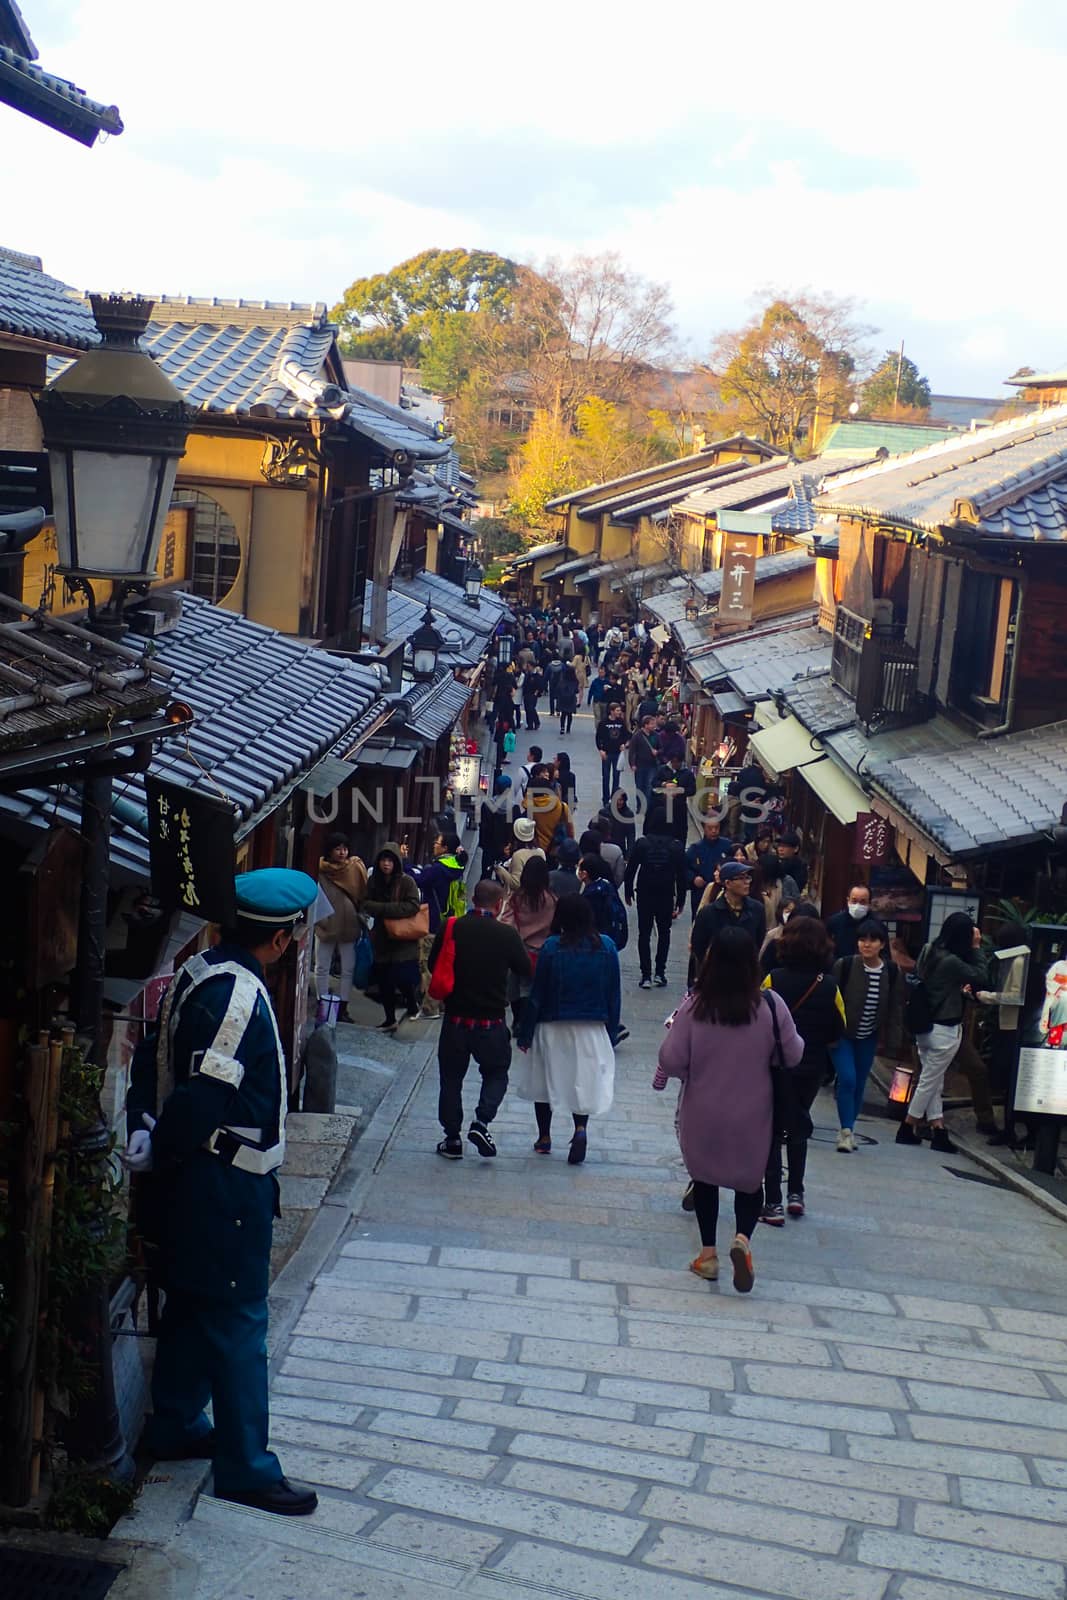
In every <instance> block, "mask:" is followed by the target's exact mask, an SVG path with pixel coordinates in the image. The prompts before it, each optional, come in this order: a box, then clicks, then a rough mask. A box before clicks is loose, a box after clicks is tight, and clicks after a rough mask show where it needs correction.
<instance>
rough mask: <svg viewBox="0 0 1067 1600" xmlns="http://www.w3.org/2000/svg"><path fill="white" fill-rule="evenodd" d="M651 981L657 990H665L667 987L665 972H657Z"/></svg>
mask: <svg viewBox="0 0 1067 1600" xmlns="http://www.w3.org/2000/svg"><path fill="white" fill-rule="evenodd" d="M652 981H653V983H654V984H655V985H656V988H657V989H665V988H666V987H667V974H666V973H665V972H657V973H656V976H655V977H654V978H653V980H652Z"/></svg>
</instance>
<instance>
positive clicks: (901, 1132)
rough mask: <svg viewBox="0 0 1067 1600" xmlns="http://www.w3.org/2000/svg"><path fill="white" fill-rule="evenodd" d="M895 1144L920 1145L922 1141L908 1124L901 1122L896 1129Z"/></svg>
mask: <svg viewBox="0 0 1067 1600" xmlns="http://www.w3.org/2000/svg"><path fill="white" fill-rule="evenodd" d="M895 1142H896V1143H897V1144H922V1140H921V1139H920V1138H919V1135H918V1134H917V1133H916V1132H915V1129H914V1128H913V1127H912V1125H911V1123H910V1122H902V1123H901V1124H900V1127H899V1128H898V1129H897V1137H896V1141H895Z"/></svg>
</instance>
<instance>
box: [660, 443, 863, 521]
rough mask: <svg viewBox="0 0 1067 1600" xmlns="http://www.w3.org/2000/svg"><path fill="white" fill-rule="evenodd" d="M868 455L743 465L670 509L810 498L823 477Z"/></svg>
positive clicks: (737, 507)
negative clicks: (737, 471) (735, 471)
mask: <svg viewBox="0 0 1067 1600" xmlns="http://www.w3.org/2000/svg"><path fill="white" fill-rule="evenodd" d="M870 459H871V454H870V453H868V454H867V455H866V456H863V455H860V454H859V453H858V452H853V453H852V454H851V455H850V456H849V457H848V458H847V459H845V460H838V461H834V460H831V461H827V460H825V458H824V457H823V456H812V458H811V459H810V460H809V461H793V460H786V461H784V462H782V461H779V462H774V463H772V464H771V465H770V466H767V465H766V464H763V465H760V466H758V467H747V468H746V469H745V471H744V472H742V473H738V474H734V475H733V476H732V477H730V478H728V479H727V480H726V482H725V483H722V484H719V485H717V486H715V487H712V488H708V489H701V490H698V491H697V492H696V493H694V494H689V495H686V496H685V497H684V498H682V499H681V500H679V501H678V502H677V504H676V505H675V507H674V509H675V510H677V511H680V512H686V513H687V514H688V515H690V516H697V517H707V516H711V515H712V514H713V513H714V512H716V511H743V510H744V509H745V508H746V507H750V506H763V505H766V504H767V503H768V502H769V501H773V500H777V499H780V498H781V499H784V498H785V496H787V495H793V496H796V495H797V493H798V492H799V493H800V495H801V496H802V497H803V498H804V499H811V498H812V496H813V495H814V494H815V493H816V491H817V490H818V488H819V485H820V484H821V483H822V482H823V481H824V480H825V479H827V478H830V477H835V476H836V475H837V474H838V473H841V472H848V471H850V470H853V469H855V468H856V467H858V466H861V465H862V466H866V465H869V463H870Z"/></svg>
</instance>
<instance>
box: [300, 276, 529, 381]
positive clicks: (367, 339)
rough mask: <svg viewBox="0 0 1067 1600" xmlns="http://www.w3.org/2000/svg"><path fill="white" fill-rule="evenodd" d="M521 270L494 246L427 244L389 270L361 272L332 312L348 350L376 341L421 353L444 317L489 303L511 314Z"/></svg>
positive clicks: (364, 347) (352, 351) (493, 308)
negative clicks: (366, 274)
mask: <svg viewBox="0 0 1067 1600" xmlns="http://www.w3.org/2000/svg"><path fill="white" fill-rule="evenodd" d="M516 272H517V268H516V266H515V263H514V262H513V261H509V260H508V259H507V257H506V256H498V255H496V254H494V252H493V251H491V250H465V249H453V250H423V251H422V252H421V254H419V255H417V256H412V257H411V258H410V259H409V260H407V261H401V262H400V264H399V265H398V266H395V267H392V268H391V269H390V270H389V271H388V272H379V273H376V274H374V276H372V277H369V278H357V279H356V280H355V282H353V283H350V284H349V286H348V288H347V289H346V290H345V292H344V294H343V295H342V297H341V299H340V301H339V302H338V304H337V305H336V306H334V308H333V311H332V313H331V315H332V317H333V320H334V321H335V322H337V323H339V325H340V327H341V329H342V335H343V338H342V344H343V349H344V352H345V354H346V355H347V354H355V353H357V352H358V353H359V354H364V353H365V351H366V350H367V348H368V347H370V346H371V345H373V346H374V348H375V349H379V348H383V347H385V348H396V349H398V350H399V349H403V350H404V351H405V352H406V351H408V350H410V349H413V350H414V352H415V358H417V357H418V356H419V355H420V354H421V351H422V347H423V344H424V342H425V341H426V340H427V339H428V338H429V336H430V335H431V334H432V333H433V332H434V331H435V330H436V329H437V328H438V326H439V319H442V318H449V317H452V316H454V315H456V314H457V313H462V314H469V313H471V312H476V311H479V310H483V309H484V310H487V311H491V312H493V313H494V314H496V315H503V314H505V313H506V311H507V308H508V306H509V304H510V300H511V295H512V292H513V290H514V287H515V279H516ZM383 335H385V336H387V337H385V338H383ZM388 336H391V338H390V337H388ZM401 359H411V358H410V357H408V356H407V355H405V356H403V357H402V358H401Z"/></svg>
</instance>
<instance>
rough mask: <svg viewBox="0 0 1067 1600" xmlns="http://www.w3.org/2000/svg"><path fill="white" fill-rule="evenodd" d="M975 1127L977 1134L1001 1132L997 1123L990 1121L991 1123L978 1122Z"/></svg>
mask: <svg viewBox="0 0 1067 1600" xmlns="http://www.w3.org/2000/svg"><path fill="white" fill-rule="evenodd" d="M974 1126H975V1132H976V1133H999V1132H1000V1129H999V1128H998V1127H997V1125H996V1123H995V1122H992V1121H990V1122H976V1123H975V1125H974Z"/></svg>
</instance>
